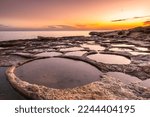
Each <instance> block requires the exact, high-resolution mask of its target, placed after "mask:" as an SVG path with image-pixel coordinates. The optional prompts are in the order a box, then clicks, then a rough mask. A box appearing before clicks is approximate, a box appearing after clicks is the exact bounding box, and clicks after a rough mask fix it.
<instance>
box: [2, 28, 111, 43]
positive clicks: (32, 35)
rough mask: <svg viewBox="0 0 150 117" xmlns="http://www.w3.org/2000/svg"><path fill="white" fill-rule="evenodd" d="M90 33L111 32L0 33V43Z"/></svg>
mask: <svg viewBox="0 0 150 117" xmlns="http://www.w3.org/2000/svg"><path fill="white" fill-rule="evenodd" d="M92 31H97V32H105V31H111V30H86V31H85V30H79V31H76V30H72V31H71V30H70V31H0V41H9V40H20V39H35V38H37V37H38V36H45V37H64V36H89V33H90V32H92Z"/></svg>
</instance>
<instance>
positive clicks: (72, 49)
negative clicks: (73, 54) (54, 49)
mask: <svg viewBox="0 0 150 117" xmlns="http://www.w3.org/2000/svg"><path fill="white" fill-rule="evenodd" d="M82 49H83V48H81V47H72V48H64V49H60V51H78V50H82Z"/></svg>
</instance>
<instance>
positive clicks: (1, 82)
mask: <svg viewBox="0 0 150 117" xmlns="http://www.w3.org/2000/svg"><path fill="white" fill-rule="evenodd" d="M5 71H6V68H5V67H0V100H21V99H25V98H24V97H22V96H21V95H20V94H18V93H17V92H16V91H15V90H14V89H13V88H12V87H11V85H10V84H9V82H8V80H7V78H6V76H5Z"/></svg>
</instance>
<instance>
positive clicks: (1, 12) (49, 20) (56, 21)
mask: <svg viewBox="0 0 150 117" xmlns="http://www.w3.org/2000/svg"><path fill="white" fill-rule="evenodd" d="M149 4H150V1H149V0H124V1H121V0H1V1H0V25H1V27H2V26H3V27H5V26H6V27H11V28H12V27H13V28H20V29H24V28H28V29H36V28H39V29H40V28H41V29H47V28H48V29H49V30H52V29H54V30H55V29H56V30H59V29H62V30H101V29H108V30H109V29H127V28H132V27H136V26H144V25H145V24H146V25H147V24H148V23H144V22H149V21H150V7H149ZM60 26H61V27H60Z"/></svg>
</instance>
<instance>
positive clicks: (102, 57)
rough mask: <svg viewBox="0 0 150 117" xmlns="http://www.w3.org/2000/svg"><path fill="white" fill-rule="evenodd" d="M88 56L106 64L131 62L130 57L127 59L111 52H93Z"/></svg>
mask: <svg viewBox="0 0 150 117" xmlns="http://www.w3.org/2000/svg"><path fill="white" fill-rule="evenodd" d="M88 58H90V59H93V60H95V61H97V62H102V63H106V64H130V63H131V61H130V59H127V58H126V57H123V56H118V55H112V54H93V55H89V56H88Z"/></svg>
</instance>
